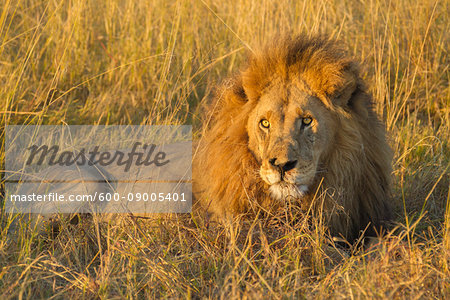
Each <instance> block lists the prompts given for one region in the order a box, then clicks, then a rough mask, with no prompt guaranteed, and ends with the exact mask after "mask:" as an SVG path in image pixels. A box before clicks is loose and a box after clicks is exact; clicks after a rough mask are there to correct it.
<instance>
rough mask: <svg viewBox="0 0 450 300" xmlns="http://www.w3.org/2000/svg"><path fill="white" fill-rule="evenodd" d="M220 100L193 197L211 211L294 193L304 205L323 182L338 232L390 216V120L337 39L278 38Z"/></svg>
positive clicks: (237, 209) (222, 212)
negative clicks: (386, 122) (385, 121)
mask: <svg viewBox="0 0 450 300" xmlns="http://www.w3.org/2000/svg"><path fill="white" fill-rule="evenodd" d="M216 99H217V101H216V102H214V103H213V104H212V105H211V106H210V108H209V110H208V113H207V118H206V120H207V121H206V122H207V123H208V124H207V125H208V126H206V127H205V131H204V134H203V136H202V138H201V140H200V143H199V153H197V154H196V155H195V158H194V192H195V196H196V198H197V199H198V200H199V203H200V204H202V206H203V207H204V208H206V209H207V210H208V211H209V212H211V213H213V214H214V215H216V216H218V217H225V216H230V215H231V216H232V215H236V214H240V213H245V212H248V211H250V210H252V209H254V208H255V207H271V206H274V205H275V206H277V205H279V204H282V203H283V202H284V201H286V200H288V199H290V200H292V199H297V200H298V202H299V204H300V205H306V206H307V205H310V204H311V201H312V200H313V199H312V198H313V195H314V194H315V193H316V191H317V189H318V187H319V183H320V187H321V188H322V190H323V192H324V194H325V195H326V197H325V202H324V203H322V204H321V205H323V207H324V209H325V213H326V216H327V221H328V225H329V227H330V230H331V232H332V234H334V235H343V236H345V237H347V238H349V239H352V238H354V237H356V236H357V235H358V233H359V231H360V230H363V229H365V227H366V226H367V225H368V224H369V223H370V224H372V225H374V226H375V227H378V226H379V225H380V224H381V223H382V222H383V221H385V220H388V219H389V216H390V209H389V205H388V201H389V200H388V199H389V181H390V180H389V178H390V173H391V167H390V163H391V152H390V149H389V146H388V145H387V143H386V139H385V131H384V127H383V125H382V124H381V122H380V121H379V120H378V118H377V116H376V114H375V112H374V111H373V108H372V103H371V97H370V95H369V94H368V93H367V92H366V90H365V87H364V83H363V80H362V79H361V77H360V75H359V71H358V66H357V64H356V63H355V61H353V60H352V59H350V58H349V57H348V56H347V55H346V54H345V52H344V51H343V50H342V49H341V48H340V47H339V46H338V45H337V43H336V42H333V41H331V40H329V39H326V38H319V37H315V38H310V37H306V36H304V35H302V36H298V37H296V38H281V39H276V40H275V41H274V42H273V43H272V44H270V45H269V46H266V47H264V48H262V49H261V50H260V51H258V52H255V53H252V54H251V56H250V58H249V61H248V64H247V65H246V67H245V68H244V69H243V70H242V71H241V73H240V74H239V75H238V76H236V77H234V78H233V79H231V80H229V81H227V82H225V84H224V85H223V87H222V88H221V89H219V90H218V93H217V97H216ZM369 227H370V228H373V227H372V226H369Z"/></svg>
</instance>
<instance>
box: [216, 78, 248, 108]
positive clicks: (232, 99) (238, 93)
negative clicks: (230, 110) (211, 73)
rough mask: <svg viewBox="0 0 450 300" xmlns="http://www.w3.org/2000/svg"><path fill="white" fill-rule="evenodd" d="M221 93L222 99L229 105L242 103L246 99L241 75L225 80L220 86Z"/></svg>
mask: <svg viewBox="0 0 450 300" xmlns="http://www.w3.org/2000/svg"><path fill="white" fill-rule="evenodd" d="M222 93H223V95H222V96H223V99H225V101H226V102H228V104H231V105H239V104H241V105H242V104H244V103H245V102H247V101H248V97H247V95H246V93H245V89H244V86H243V84H242V78H241V77H237V78H232V79H230V80H228V81H226V82H225V84H224V85H223V86H222Z"/></svg>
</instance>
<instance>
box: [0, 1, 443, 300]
mask: <svg viewBox="0 0 450 300" xmlns="http://www.w3.org/2000/svg"><path fill="white" fill-rule="evenodd" d="M449 13H450V8H449V4H448V2H447V1H444V0H432V1H431V0H424V1H408V0H399V1H384V0H367V1H366V0H362V1H350V0H343V1H342V0H339V1H338V0H336V1H335V0H319V1H268V0H264V1H253V2H251V1H232V2H230V3H227V4H225V3H224V2H223V1H217V0H205V1H203V0H200V1H194V2H192V1H162V0H161V1H159V0H154V1H132V0H123V1H112V0H106V1H94V0H90V1H84V0H67V1H60V0H54V1H42V0H22V1H18V0H15V1H8V0H3V1H2V4H1V6H0V118H1V122H2V125H1V126H2V128H4V127H3V126H4V125H6V124H55V125H56V124H66V123H67V124H174V123H176V124H182V123H183V124H193V125H194V126H198V123H199V121H198V114H197V113H196V112H197V108H198V107H199V103H201V102H202V101H204V100H205V99H208V97H210V95H211V91H212V87H213V86H214V84H215V83H216V82H217V81H218V80H220V79H221V78H225V77H226V76H228V75H229V74H231V73H232V72H235V71H236V70H237V68H238V66H239V63H240V62H241V61H243V60H244V59H245V55H244V53H245V50H246V48H247V47H249V45H254V44H257V43H259V42H261V41H265V40H267V39H268V38H269V37H270V36H273V35H274V34H276V33H277V32H278V31H286V30H290V31H293V32H300V31H307V32H321V33H327V34H329V35H332V36H333V37H336V38H338V39H340V40H342V41H343V42H344V43H345V44H346V45H347V46H348V50H349V51H350V52H351V53H352V54H353V55H354V56H355V57H357V58H358V59H360V60H361V61H363V62H364V64H365V66H366V69H365V77H366V78H367V80H368V82H369V83H370V86H371V88H372V92H373V94H374V96H375V99H376V101H377V110H378V112H379V114H380V115H382V116H383V118H384V120H385V121H386V124H387V127H388V130H389V133H390V137H391V140H390V142H391V145H392V147H393V148H394V150H395V153H396V157H395V161H394V167H395V168H394V169H395V172H394V182H395V191H394V200H395V201H396V204H397V207H396V208H397V220H398V222H399V226H398V229H397V230H396V231H394V232H393V233H392V234H391V235H390V236H388V237H387V238H385V239H383V240H382V241H380V244H379V245H374V246H373V247H371V248H368V249H364V250H362V249H358V248H357V247H353V248H350V249H347V250H339V249H335V248H333V246H332V244H330V243H327V242H326V240H325V238H324V235H323V232H322V231H323V228H321V226H320V224H319V223H318V222H317V221H315V220H312V221H311V222H308V224H309V223H311V224H312V226H305V224H306V223H305V222H298V223H296V224H291V223H289V222H288V221H286V219H283V218H280V219H279V220H278V221H277V222H276V223H273V224H272V223H268V222H270V221H269V220H265V219H258V220H254V221H253V222H250V223H249V224H246V225H244V226H242V228H241V230H239V231H238V230H237V228H235V230H229V231H228V233H225V231H224V230H223V229H221V228H206V226H204V225H201V223H197V222H195V220H196V219H195V218H194V220H191V218H190V217H186V216H178V217H179V218H181V219H177V220H173V219H161V220H159V221H158V222H157V223H156V224H155V223H152V224H148V223H146V222H144V221H142V220H137V221H132V220H130V221H129V223H127V224H125V225H121V226H114V225H108V224H98V223H96V222H84V221H83V222H81V223H80V224H78V225H76V226H73V225H70V224H63V225H62V229H61V233H60V234H59V235H58V237H56V238H51V237H46V236H42V235H36V234H33V233H32V232H31V231H27V230H24V231H23V232H20V233H18V234H16V235H14V236H11V235H7V234H6V231H7V230H6V229H7V224H8V223H9V221H8V220H7V217H6V216H5V215H2V216H1V219H2V220H1V222H2V227H1V232H0V268H1V269H0V295H2V298H8V297H11V298H47V297H49V296H52V295H54V296H55V297H56V298H68V297H77V298H97V297H99V298H125V297H129V298H138V297H139V298H145V297H147V296H148V297H170V298H173V297H177V298H190V297H193V298H198V297H201V298H204V297H211V298H217V297H219V296H221V297H224V298H229V297H231V298H235V297H236V298H238V297H239V298H240V297H244V296H247V297H250V298H261V297H264V298H266V297H267V298H291V297H306V298H310V297H311V296H312V297H317V298H324V297H339V298H340V297H346V298H355V297H356V298H360V297H364V298H365V297H377V298H407V299H410V298H446V297H447V298H448V297H449V296H450V279H449V278H450V272H449V267H450V266H449V265H450V203H449V202H450V200H449V199H450V192H449V164H450V162H449V160H450V159H449V157H450V149H449V148H450V145H449V140H450V115H449V112H450V89H449V85H448V82H449V77H450V70H449V56H448V48H449V40H450V35H449V32H450V28H449V27H450V26H449V21H450V19H449ZM3 134H4V133H3V129H2V130H1V138H2V139H3ZM2 147H3V146H2ZM0 156H1V157H0V159H2V160H3V156H4V151H3V149H2V151H1V152H0Z"/></svg>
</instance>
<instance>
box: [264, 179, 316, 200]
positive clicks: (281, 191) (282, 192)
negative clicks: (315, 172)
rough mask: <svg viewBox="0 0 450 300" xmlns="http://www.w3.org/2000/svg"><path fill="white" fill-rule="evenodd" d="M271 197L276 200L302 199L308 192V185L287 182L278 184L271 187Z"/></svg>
mask: <svg viewBox="0 0 450 300" xmlns="http://www.w3.org/2000/svg"><path fill="white" fill-rule="evenodd" d="M269 191H270V195H271V196H272V198H274V199H276V200H283V199H286V198H294V199H300V198H302V197H303V196H305V194H306V192H308V187H307V186H306V185H295V184H291V183H286V182H278V183H275V184H272V185H271V186H270V187H269Z"/></svg>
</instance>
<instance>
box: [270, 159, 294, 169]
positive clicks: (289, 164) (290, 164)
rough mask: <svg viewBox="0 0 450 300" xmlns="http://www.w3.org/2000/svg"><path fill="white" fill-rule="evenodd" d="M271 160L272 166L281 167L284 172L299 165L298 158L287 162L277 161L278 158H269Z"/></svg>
mask: <svg viewBox="0 0 450 300" xmlns="http://www.w3.org/2000/svg"><path fill="white" fill-rule="evenodd" d="M269 162H270V164H271V165H272V166H274V167H276V168H280V169H281V170H283V172H287V171H290V170H292V169H293V168H295V166H296V165H297V161H296V160H290V161H287V162H285V163H277V159H276V158H271V159H269Z"/></svg>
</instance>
